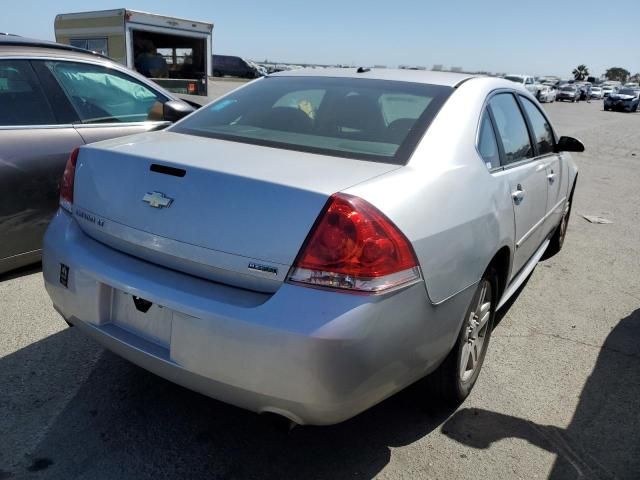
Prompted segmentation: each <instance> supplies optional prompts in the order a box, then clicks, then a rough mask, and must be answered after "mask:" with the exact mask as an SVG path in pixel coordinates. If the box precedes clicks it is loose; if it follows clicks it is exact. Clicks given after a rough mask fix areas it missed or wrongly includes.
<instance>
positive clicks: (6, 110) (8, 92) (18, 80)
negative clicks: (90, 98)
mask: <svg viewBox="0 0 640 480" xmlns="http://www.w3.org/2000/svg"><path fill="white" fill-rule="evenodd" d="M55 123H56V118H55V116H54V114H53V110H52V108H51V106H50V105H49V102H48V101H47V98H46V96H45V94H44V91H43V90H42V87H41V86H40V82H39V81H38V79H37V77H36V75H35V72H34V71H33V68H32V67H31V64H30V63H29V61H28V60H0V125H2V126H14V125H15V126H18V125H52V124H55Z"/></svg>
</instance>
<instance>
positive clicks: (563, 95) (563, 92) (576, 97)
mask: <svg viewBox="0 0 640 480" xmlns="http://www.w3.org/2000/svg"><path fill="white" fill-rule="evenodd" d="M556 100H557V101H565V100H568V101H571V102H578V101H580V90H578V87H575V86H573V85H565V86H563V87H560V88H559V89H558V93H557V95H556Z"/></svg>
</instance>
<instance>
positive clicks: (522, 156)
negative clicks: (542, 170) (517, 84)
mask: <svg viewBox="0 0 640 480" xmlns="http://www.w3.org/2000/svg"><path fill="white" fill-rule="evenodd" d="M489 105H490V106H491V112H492V113H493V118H495V121H496V127H497V129H498V135H500V140H502V146H503V147H504V154H505V164H510V163H515V162H519V161H521V160H526V159H527V158H531V157H533V148H532V146H531V141H530V140H529V132H528V130H527V124H526V123H525V121H524V117H523V116H522V112H521V111H520V107H518V104H517V103H516V99H515V98H514V97H513V95H511V94H510V93H500V94H498V95H496V96H494V97H493V98H492V99H491V100H490V101H489Z"/></svg>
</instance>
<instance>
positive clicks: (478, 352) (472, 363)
mask: <svg viewBox="0 0 640 480" xmlns="http://www.w3.org/2000/svg"><path fill="white" fill-rule="evenodd" d="M492 301H493V292H492V288H491V282H490V281H489V280H488V279H483V280H482V283H481V285H480V293H479V295H478V301H477V303H476V307H475V308H474V309H473V310H472V312H471V313H470V314H469V318H468V319H467V323H466V326H465V331H464V336H465V337H464V344H463V346H462V348H461V349H460V372H459V375H460V380H462V382H466V381H468V380H469V379H470V378H472V377H473V375H474V374H475V372H476V370H477V369H478V368H479V365H480V364H481V363H482V354H483V348H484V344H485V340H486V339H487V337H488V333H489V332H488V327H489V323H490V322H489V319H490V318H491V311H492V305H491V303H492Z"/></svg>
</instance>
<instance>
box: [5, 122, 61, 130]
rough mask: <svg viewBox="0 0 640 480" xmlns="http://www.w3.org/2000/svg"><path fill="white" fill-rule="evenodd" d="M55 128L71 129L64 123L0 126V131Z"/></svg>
mask: <svg viewBox="0 0 640 480" xmlns="http://www.w3.org/2000/svg"><path fill="white" fill-rule="evenodd" d="M55 128H73V125H72V124H70V123H64V124H60V125H56V124H53V125H0V131H2V130H52V129H55Z"/></svg>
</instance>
